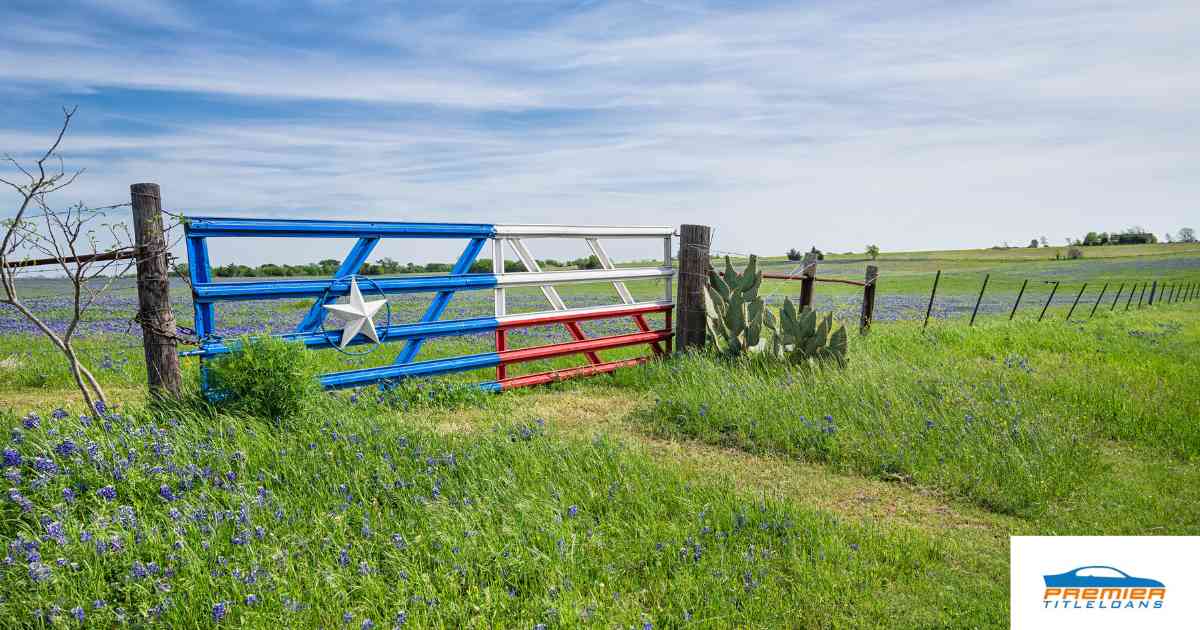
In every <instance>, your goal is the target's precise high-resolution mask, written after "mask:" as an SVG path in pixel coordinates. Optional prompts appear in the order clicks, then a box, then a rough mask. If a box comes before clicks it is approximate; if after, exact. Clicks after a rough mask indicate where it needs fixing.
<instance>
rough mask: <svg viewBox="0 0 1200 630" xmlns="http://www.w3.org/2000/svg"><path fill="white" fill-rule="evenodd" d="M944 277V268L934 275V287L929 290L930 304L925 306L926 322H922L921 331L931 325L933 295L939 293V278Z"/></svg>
mask: <svg viewBox="0 0 1200 630" xmlns="http://www.w3.org/2000/svg"><path fill="white" fill-rule="evenodd" d="M941 279H942V270H941V269H938V270H937V275H936V276H934V277H933V289H932V290H930V291H929V306H926V307H925V323H924V324H921V331H922V332H924V331H925V329H926V328H928V327H929V314H930V313H932V312H933V296H935V295H937V285H938V280H941Z"/></svg>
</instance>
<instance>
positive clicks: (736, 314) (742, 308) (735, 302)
mask: <svg viewBox="0 0 1200 630" xmlns="http://www.w3.org/2000/svg"><path fill="white" fill-rule="evenodd" d="M761 285H762V272H761V271H759V270H758V257H757V256H751V257H750V263H749V264H747V265H746V269H745V270H743V271H742V273H738V272H737V270H736V269H734V268H733V263H731V262H730V260H729V257H728V256H726V257H725V277H724V278H722V277H721V274H719V273H717V272H716V270H713V269H710V270H709V271H708V290H707V291H706V292H705V294H704V298H705V303H706V306H707V308H706V311H707V317H708V334H709V337H710V338H711V339H712V340H713V343H714V344H716V346H717V349H718V350H719V351H721V352H722V353H724V354H730V355H742V354H747V353H750V352H761V351H762V350H764V349H767V348H768V345H767V339H766V338H765V337H764V335H763V328H764V327H766V328H768V329H769V330H771V331H772V332H773V331H774V323H775V318H774V317H773V316H771V315H770V314H769V312H768V311H767V308H766V306H765V304H764V303H763V299H762V298H761V297H759V296H758V288H759V287H760V286H761ZM771 337H774V335H771Z"/></svg>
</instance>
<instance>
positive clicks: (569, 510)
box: [567, 505, 579, 518]
mask: <svg viewBox="0 0 1200 630" xmlns="http://www.w3.org/2000/svg"><path fill="white" fill-rule="evenodd" d="M576 514H579V506H578V505H572V506H571V507H569V508H567V516H569V517H571V518H575V515H576Z"/></svg>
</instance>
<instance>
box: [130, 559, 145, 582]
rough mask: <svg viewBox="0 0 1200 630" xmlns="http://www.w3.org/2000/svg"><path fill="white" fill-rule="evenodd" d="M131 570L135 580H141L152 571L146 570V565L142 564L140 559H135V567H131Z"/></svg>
mask: <svg viewBox="0 0 1200 630" xmlns="http://www.w3.org/2000/svg"><path fill="white" fill-rule="evenodd" d="M129 572H130V574H131V575H132V576H133V579H135V580H141V579H143V578H145V577H146V576H147V575H150V572H149V571H147V570H146V565H144V564H142V563H141V562H140V561H138V560H134V561H133V568H131V569H130V570H129Z"/></svg>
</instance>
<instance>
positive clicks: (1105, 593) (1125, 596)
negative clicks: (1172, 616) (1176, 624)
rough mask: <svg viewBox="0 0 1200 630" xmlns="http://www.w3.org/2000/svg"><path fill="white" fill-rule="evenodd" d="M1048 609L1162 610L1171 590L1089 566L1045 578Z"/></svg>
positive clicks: (1044, 599)
mask: <svg viewBox="0 0 1200 630" xmlns="http://www.w3.org/2000/svg"><path fill="white" fill-rule="evenodd" d="M1044 577H1045V580H1046V590H1045V591H1044V592H1043V594H1042V606H1043V607H1044V608H1064V609H1079V608H1107V609H1118V608H1134V609H1137V608H1162V607H1163V602H1164V601H1166V598H1167V587H1166V585H1164V584H1163V583H1162V582H1159V581H1158V580H1152V579H1150V578H1144V577H1134V576H1132V575H1129V574H1128V573H1126V572H1124V571H1122V570H1120V569H1117V568H1115V567H1106V566H1087V567H1079V568H1076V569H1071V570H1070V571H1067V572H1066V573H1058V574H1055V575H1046V576H1044Z"/></svg>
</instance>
